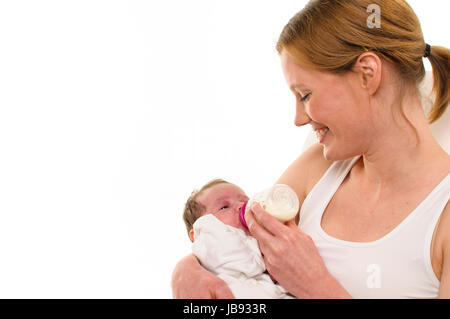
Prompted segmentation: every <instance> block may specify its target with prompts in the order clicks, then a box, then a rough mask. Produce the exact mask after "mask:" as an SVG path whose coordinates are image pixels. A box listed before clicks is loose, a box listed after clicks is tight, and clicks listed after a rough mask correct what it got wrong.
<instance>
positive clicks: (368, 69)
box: [354, 52, 382, 95]
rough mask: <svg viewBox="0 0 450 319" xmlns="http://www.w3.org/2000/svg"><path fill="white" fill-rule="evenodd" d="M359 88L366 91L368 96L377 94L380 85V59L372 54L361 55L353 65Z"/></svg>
mask: <svg viewBox="0 0 450 319" xmlns="http://www.w3.org/2000/svg"><path fill="white" fill-rule="evenodd" d="M354 68H355V71H356V72H358V77H359V81H360V84H361V87H362V88H364V89H367V90H368V93H369V94H370V95H373V94H375V93H376V92H377V90H378V88H379V87H380V83H381V68H382V62H381V59H380V58H379V57H378V55H376V54H375V53H373V52H365V53H363V54H361V55H360V56H359V58H358V60H357V61H356V63H355V66H354Z"/></svg>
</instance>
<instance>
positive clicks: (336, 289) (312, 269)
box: [245, 203, 350, 298]
mask: <svg viewBox="0 0 450 319" xmlns="http://www.w3.org/2000/svg"><path fill="white" fill-rule="evenodd" d="M245 219H246V222H247V225H248V228H249V231H250V233H251V234H252V236H254V237H255V238H256V239H257V240H258V243H259V248H260V250H261V252H262V254H263V256H264V261H265V264H266V268H267V271H268V272H269V273H270V274H271V275H272V276H273V277H274V278H275V279H276V280H277V281H278V283H279V284H280V285H282V286H283V287H284V288H285V289H286V290H287V291H289V293H291V294H292V295H294V296H296V297H297V298H339V297H341V298H349V297H350V295H349V294H348V293H347V292H346V291H345V289H344V288H343V287H342V286H341V285H340V284H339V283H338V282H337V280H336V279H335V278H334V277H332V276H331V274H330V273H329V272H328V270H327V269H326V266H325V264H324V262H323V260H322V258H321V257H320V255H319V252H318V251H317V248H316V246H315V245H314V242H313V241H312V239H311V237H309V236H308V235H306V234H305V233H303V232H302V231H301V230H300V229H299V228H298V226H297V225H296V224H295V222H294V220H290V221H288V222H286V224H284V225H283V224H282V223H280V222H279V221H278V220H276V219H275V218H274V217H272V216H271V215H270V214H269V213H267V212H266V211H265V210H263V209H262V208H261V206H260V205H259V204H258V203H254V204H252V206H251V207H250V209H249V210H248V211H247V213H246V214H245Z"/></svg>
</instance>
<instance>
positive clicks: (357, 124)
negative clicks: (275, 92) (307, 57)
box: [281, 51, 371, 160]
mask: <svg viewBox="0 0 450 319" xmlns="http://www.w3.org/2000/svg"><path fill="white" fill-rule="evenodd" d="M281 65H282V69H283V73H284V76H285V78H286V81H287V84H288V86H289V88H290V89H291V91H292V92H293V94H294V95H295V97H296V115H295V125H296V126H303V125H305V124H310V125H311V126H312V128H313V130H314V131H315V132H316V137H317V139H318V141H319V143H320V144H322V145H323V146H324V156H325V158H326V159H328V160H339V159H345V158H349V157H352V156H356V155H359V154H362V153H363V152H364V150H365V148H366V147H367V145H366V142H367V141H368V140H369V138H370V134H369V132H370V131H371V130H370V127H371V116H370V114H369V113H368V108H367V107H365V105H366V103H365V101H367V92H366V91H365V90H364V89H363V88H362V86H361V84H360V80H359V79H358V75H357V74H355V73H351V72H348V73H346V74H344V75H336V74H332V73H330V72H323V71H318V70H313V69H309V68H306V67H302V66H300V65H299V64H297V63H296V62H295V61H294V59H293V58H292V57H291V56H290V55H289V54H287V53H286V51H282V53H281Z"/></svg>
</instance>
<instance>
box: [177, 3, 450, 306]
mask: <svg viewBox="0 0 450 319" xmlns="http://www.w3.org/2000/svg"><path fill="white" fill-rule="evenodd" d="M374 5H375V6H374ZM377 9H378V11H377ZM377 12H378V13H381V16H378V17H376V14H377ZM374 15H375V19H373V18H374ZM376 18H381V19H378V20H377V19H376ZM372 19H373V20H372ZM374 21H375V22H377V21H378V23H373V22H374ZM277 50H278V52H279V54H280V58H281V65H282V69H283V73H284V75H285V78H286V81H287V84H288V86H289V87H290V89H291V90H292V92H293V94H294V95H295V97H296V117H295V124H296V125H297V126H302V125H307V124H310V125H311V126H312V128H313V129H314V130H315V131H316V134H317V137H318V139H319V143H318V144H316V145H314V146H312V147H311V148H310V149H308V150H307V151H306V152H305V153H304V154H302V155H301V156H300V157H299V158H298V159H297V160H296V161H295V162H294V163H293V164H292V165H291V166H290V167H289V168H288V169H287V170H286V171H285V172H284V174H283V175H282V176H281V177H280V179H279V181H278V183H284V184H288V185H290V186H291V187H293V188H294V190H295V191H296V192H297V195H298V197H299V199H300V203H301V210H300V213H299V216H298V218H297V219H296V221H298V222H299V225H298V226H297V224H296V222H295V221H289V222H288V223H286V224H285V225H282V224H281V223H279V222H277V221H276V220H275V219H274V218H272V217H271V216H270V215H269V214H267V213H266V212H265V211H264V210H262V208H261V207H260V206H259V205H255V206H253V207H252V209H251V211H250V212H249V213H248V214H246V220H247V224H248V226H249V229H250V232H251V234H252V235H253V236H254V237H255V238H256V239H257V240H258V243H259V246H260V249H261V251H262V253H263V255H264V260H265V263H266V266H267V269H268V271H269V273H270V274H271V275H272V277H273V278H274V279H275V280H276V281H278V282H279V283H280V284H281V285H282V286H283V287H284V288H286V289H287V290H288V291H289V292H290V293H291V294H293V295H294V296H296V297H298V298H350V297H355V298H408V297H412V298H435V297H442V298H449V297H450V232H449V229H450V205H448V201H449V197H450V175H449V173H450V157H449V155H448V154H447V153H446V152H445V151H444V150H443V149H442V148H441V147H440V145H439V144H438V143H437V142H436V140H435V139H434V137H433V135H432V134H431V131H430V128H429V123H432V122H434V121H436V120H437V119H438V118H439V117H440V116H441V115H442V114H443V113H444V111H445V109H446V106H447V104H448V103H449V100H450V89H449V82H448V76H449V73H450V64H449V61H450V50H448V49H446V48H443V47H435V46H433V47H431V46H428V45H427V44H426V43H425V41H424V39H423V35H422V31H421V27H420V23H419V21H418V19H417V17H416V15H415V13H414V12H413V10H412V9H411V7H410V6H409V5H408V4H407V3H406V2H405V1H403V0H396V1H392V0H378V1H377V0H336V1H326V0H318V1H315V0H313V1H310V3H308V5H307V6H306V7H305V8H304V9H303V10H302V11H301V12H299V13H298V14H297V15H295V16H294V17H293V18H292V19H291V20H290V21H289V23H288V24H287V25H286V26H285V28H284V29H283V31H282V33H281V35H280V38H279V41H278V43H277ZM423 57H425V58H429V60H430V62H431V65H432V67H433V77H434V88H433V89H434V93H435V94H436V100H435V104H434V106H433V109H432V111H431V112H430V114H429V115H428V118H427V116H426V115H425V114H424V112H423V109H422V107H421V103H420V96H419V93H418V89H417V86H418V84H419V83H420V81H421V80H422V79H423V77H424V74H425V69H424V66H423V60H422V58H423ZM172 288H173V292H174V297H176V298H191V297H195V298H231V297H232V294H231V292H230V291H229V289H228V288H227V287H226V285H225V284H224V283H223V282H222V281H221V280H219V279H218V278H217V277H215V276H213V275H212V274H210V273H208V272H207V271H205V270H204V269H203V268H202V267H201V266H200V265H199V263H198V262H197V260H196V259H195V258H194V257H193V256H187V257H185V258H184V259H183V260H182V261H180V262H179V263H178V265H177V267H176V268H175V270H174V273H173V278H172Z"/></svg>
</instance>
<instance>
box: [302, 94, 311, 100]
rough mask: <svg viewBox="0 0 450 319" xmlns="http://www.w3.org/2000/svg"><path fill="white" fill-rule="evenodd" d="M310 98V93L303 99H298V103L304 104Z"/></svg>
mask: <svg viewBox="0 0 450 319" xmlns="http://www.w3.org/2000/svg"><path fill="white" fill-rule="evenodd" d="M310 96H311V93H308V94H306V95H305V96H304V97H302V98H301V99H300V101H302V102H306V101H307V100H308V99H309V97H310Z"/></svg>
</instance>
